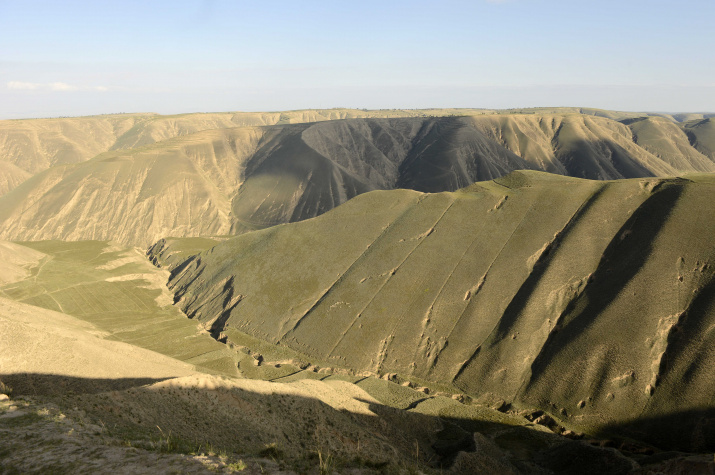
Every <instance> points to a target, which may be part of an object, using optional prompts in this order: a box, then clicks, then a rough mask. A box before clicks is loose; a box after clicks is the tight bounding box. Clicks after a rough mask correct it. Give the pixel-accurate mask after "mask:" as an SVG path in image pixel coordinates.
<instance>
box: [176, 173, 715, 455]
mask: <svg viewBox="0 0 715 475" xmlns="http://www.w3.org/2000/svg"><path fill="white" fill-rule="evenodd" d="M714 192H715V183H713V178H712V175H707V174H705V175H693V178H692V180H688V179H679V178H676V179H636V180H625V181H614V182H594V181H583V180H578V179H573V178H564V177H558V176H555V175H544V174H543V173H538V172H524V171H521V172H514V173H512V174H510V175H508V176H506V177H504V178H502V179H498V180H495V181H493V182H484V183H477V184H475V185H473V186H471V187H469V188H468V189H466V190H463V191H459V192H455V193H439V194H433V195H425V194H420V193H417V192H413V191H408V190H396V191H391V192H372V193H368V194H365V195H362V196H360V197H359V198H357V199H355V200H351V201H350V202H348V203H347V204H345V205H343V206H341V207H339V208H337V209H335V210H334V211H332V212H330V213H327V214H325V215H323V216H321V217H319V218H316V219H313V220H308V221H305V222H302V223H295V224H291V225H287V226H280V227H275V228H269V229H266V230H264V231H258V232H254V233H249V234H246V235H243V236H239V237H236V238H233V239H230V240H228V241H225V242H223V243H221V244H219V245H217V246H215V247H213V248H212V249H210V250H207V251H205V252H203V253H201V254H199V255H198V256H197V258H195V259H194V260H193V261H192V263H191V265H188V266H186V267H184V268H177V269H176V270H175V272H174V274H173V275H172V279H171V281H170V287H171V288H172V289H173V290H174V292H175V293H176V295H177V297H180V298H181V300H180V305H181V306H182V308H184V310H185V311H186V312H187V313H188V314H190V315H195V318H197V319H199V320H200V321H212V320H214V319H215V318H216V315H218V314H221V313H224V312H226V316H227V318H226V320H225V322H226V325H227V327H228V328H229V329H230V328H236V329H237V330H240V331H242V332H245V333H248V334H249V335H253V336H254V337H257V338H260V339H263V340H265V341H268V342H271V343H274V344H277V343H279V344H280V345H281V346H283V345H285V346H288V347H289V348H292V349H293V350H296V351H298V352H300V353H303V354H306V355H308V356H310V357H314V358H319V359H322V360H327V361H328V362H329V363H330V364H333V365H335V366H343V367H348V368H352V369H353V370H368V371H374V372H377V373H383V372H396V373H399V374H401V375H404V376H405V377H408V378H409V377H410V376H414V377H417V378H424V379H426V380H431V381H435V382H441V383H445V384H453V385H455V386H456V387H457V388H460V389H461V390H463V391H464V392H466V393H468V394H470V395H473V396H476V397H480V398H486V399H489V398H490V397H491V398H492V399H494V400H498V399H503V400H506V401H509V402H514V403H516V404H521V405H525V406H528V407H536V408H540V409H543V410H547V411H550V412H551V413H559V414H561V415H562V416H563V418H564V420H565V421H566V423H567V424H570V425H572V426H573V427H578V428H581V429H582V430H585V431H587V432H589V431H590V432H594V431H598V430H599V428H602V427H605V426H609V427H614V426H617V425H618V424H620V423H624V424H625V423H626V422H627V421H629V420H631V419H632V416H633V414H641V415H642V416H644V417H646V416H648V417H659V416H665V415H668V414H673V413H677V412H679V411H688V410H691V409H697V408H703V407H710V404H711V400H712V397H713V394H712V388H713V387H715V384H713V383H714V381H713V380H712V375H711V374H710V373H708V372H707V371H705V370H704V368H706V367H707V365H708V364H711V363H708V362H709V361H710V359H709V358H711V355H710V352H708V351H706V350H705V348H707V347H708V346H707V345H708V344H709V343H708V342H709V339H710V338H711V335H710V333H711V332H709V331H707V330H706V329H707V328H709V327H710V326H711V325H712V320H713V318H714V316H715V312H714V311H713V308H712V305H713V299H712V282H713V281H714V278H713V268H712V264H711V263H712V262H713V258H715V256H713V251H712V242H713V240H714V239H715V223H713V220H712V216H710V213H708V211H707V210H708V209H709V206H710V203H711V202H712V199H713V193H714ZM199 276H200V278H199ZM229 295H230V297H231V298H230V299H229V300H231V307H230V308H224V304H225V303H226V296H229ZM237 295H240V296H241V298H240V300H239V301H238V303H236V302H235V296H237ZM694 355H698V356H697V357H696V358H695V360H693V357H694ZM666 362H667V363H666ZM673 394H678V395H680V397H679V398H677V399H674V398H673ZM698 417H700V416H693V417H690V419H687V420H685V421H684V422H683V424H682V425H680V426H679V427H677V428H675V427H673V426H672V425H671V424H665V423H663V424H662V425H660V426H658V425H657V424H656V425H655V426H656V427H655V428H653V430H652V433H651V434H645V435H644V434H638V436H639V437H646V438H650V440H656V439H657V438H658V437H663V438H662V440H664V441H666V443H668V444H672V446H678V444H686V445H687V444H694V445H693V446H689V447H688V448H690V449H693V448H694V447H697V444H698V442H696V441H695V439H690V438H689V437H690V436H691V435H692V436H693V437H695V435H693V432H691V431H696V428H697V424H698V423H699V422H698V421H699V419H698ZM664 420H665V419H664ZM676 429H677V430H676ZM618 431H620V433H621V434H628V433H629V432H628V431H629V428H628V426H627V424H625V425H624V426H623V427H621V428H620V429H618ZM689 431H690V432H689ZM668 433H670V434H674V435H672V436H669V437H665V434H668ZM686 436H687V437H686ZM676 437H684V438H683V439H682V440H685V441H686V442H678V440H676ZM702 448H703V447H701V449H702Z"/></svg>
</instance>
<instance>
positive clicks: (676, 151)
mask: <svg viewBox="0 0 715 475" xmlns="http://www.w3.org/2000/svg"><path fill="white" fill-rule="evenodd" d="M709 121H710V120H709V119H707V122H709ZM624 124H626V125H628V128H630V129H631V131H632V132H633V141H634V142H635V143H636V144H638V145H639V146H640V147H642V148H643V149H645V150H646V151H648V152H650V153H652V154H653V155H655V156H657V157H658V158H660V159H661V160H663V161H664V162H666V163H667V164H668V165H670V166H672V167H673V168H674V169H675V170H693V171H699V172H712V171H715V162H714V161H713V159H712V158H711V157H708V156H706V155H704V154H703V153H701V152H700V151H699V150H698V149H697V147H693V145H692V144H691V142H690V140H689V139H688V136H687V132H686V131H684V129H683V128H681V127H679V125H678V124H674V123H673V122H671V121H669V120H667V119H663V118H659V117H648V118H644V119H633V120H628V121H624ZM685 130H687V128H686V129H685ZM698 130H700V129H698ZM711 135H712V134H711ZM703 138H705V137H703ZM713 138H715V136H714V137H713Z"/></svg>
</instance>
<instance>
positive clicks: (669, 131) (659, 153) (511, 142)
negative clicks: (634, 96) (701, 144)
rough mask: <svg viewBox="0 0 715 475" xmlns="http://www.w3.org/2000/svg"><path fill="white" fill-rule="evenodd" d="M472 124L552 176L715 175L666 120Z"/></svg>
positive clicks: (570, 117)
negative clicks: (554, 174)
mask: <svg viewBox="0 0 715 475" xmlns="http://www.w3.org/2000/svg"><path fill="white" fill-rule="evenodd" d="M472 120H473V123H474V126H475V127H476V128H477V129H479V130H481V131H483V132H484V133H485V134H487V135H488V136H489V137H490V138H492V139H493V140H494V141H496V142H497V143H500V144H502V145H504V146H505V147H506V148H508V149H509V150H511V151H512V152H514V153H515V154H517V155H519V156H520V157H523V158H524V159H526V160H527V161H528V162H530V163H531V164H533V165H534V166H535V168H537V169H540V170H544V171H548V172H550V173H558V174H561V175H569V176H575V177H579V178H589V179H597V180H613V179H618V178H637V177H648V176H667V175H675V174H678V173H688V172H713V171H715V162H713V161H712V160H709V159H708V158H707V157H705V156H704V155H703V154H701V153H700V152H698V150H696V149H695V148H693V147H692V146H691V145H690V143H689V142H688V139H687V136H686V135H685V133H683V132H682V130H681V129H680V128H679V127H678V125H676V124H675V123H673V122H671V121H668V120H666V119H663V118H645V119H629V120H625V121H624V123H621V122H616V121H614V120H610V119H607V118H602V117H592V116H587V115H577V114H560V115H537V114H531V115H526V114H525V115H518V114H515V115H508V116H504V115H492V116H481V117H474V118H473V119H472ZM626 124H629V125H626Z"/></svg>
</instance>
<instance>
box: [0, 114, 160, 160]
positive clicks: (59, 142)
mask: <svg viewBox="0 0 715 475" xmlns="http://www.w3.org/2000/svg"><path fill="white" fill-rule="evenodd" d="M146 117H147V115H146V114H127V115H106V116H94V117H77V118H62V119H29V120H2V121H0V161H3V162H9V163H12V164H14V165H15V166H17V167H18V168H20V169H22V170H24V171H26V172H28V173H30V174H35V173H37V172H40V171H42V170H45V169H47V168H49V167H51V166H53V165H64V164H69V163H78V162H81V161H84V160H87V159H90V158H92V157H94V156H95V155H97V154H99V153H102V152H104V151H106V150H108V149H109V148H110V147H111V146H112V145H113V144H114V143H115V141H116V139H117V137H119V136H121V135H122V134H124V133H125V132H127V131H128V130H130V129H131V128H132V127H133V126H134V125H135V124H137V123H140V122H141V121H143V120H145V119H146Z"/></svg>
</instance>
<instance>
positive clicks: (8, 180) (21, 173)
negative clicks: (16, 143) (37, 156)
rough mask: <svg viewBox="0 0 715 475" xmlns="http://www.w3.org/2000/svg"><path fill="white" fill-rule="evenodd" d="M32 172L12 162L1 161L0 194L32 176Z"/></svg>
mask: <svg viewBox="0 0 715 475" xmlns="http://www.w3.org/2000/svg"><path fill="white" fill-rule="evenodd" d="M30 176H31V175H30V174H29V173H28V172H26V171H25V170H23V169H22V168H19V167H17V166H16V165H13V164H12V163H10V162H1V161H0V196H2V195H4V194H5V193H7V192H8V191H10V190H12V189H13V188H15V187H17V186H18V185H19V184H20V183H22V182H23V181H25V180H27V179H28V178H30Z"/></svg>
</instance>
